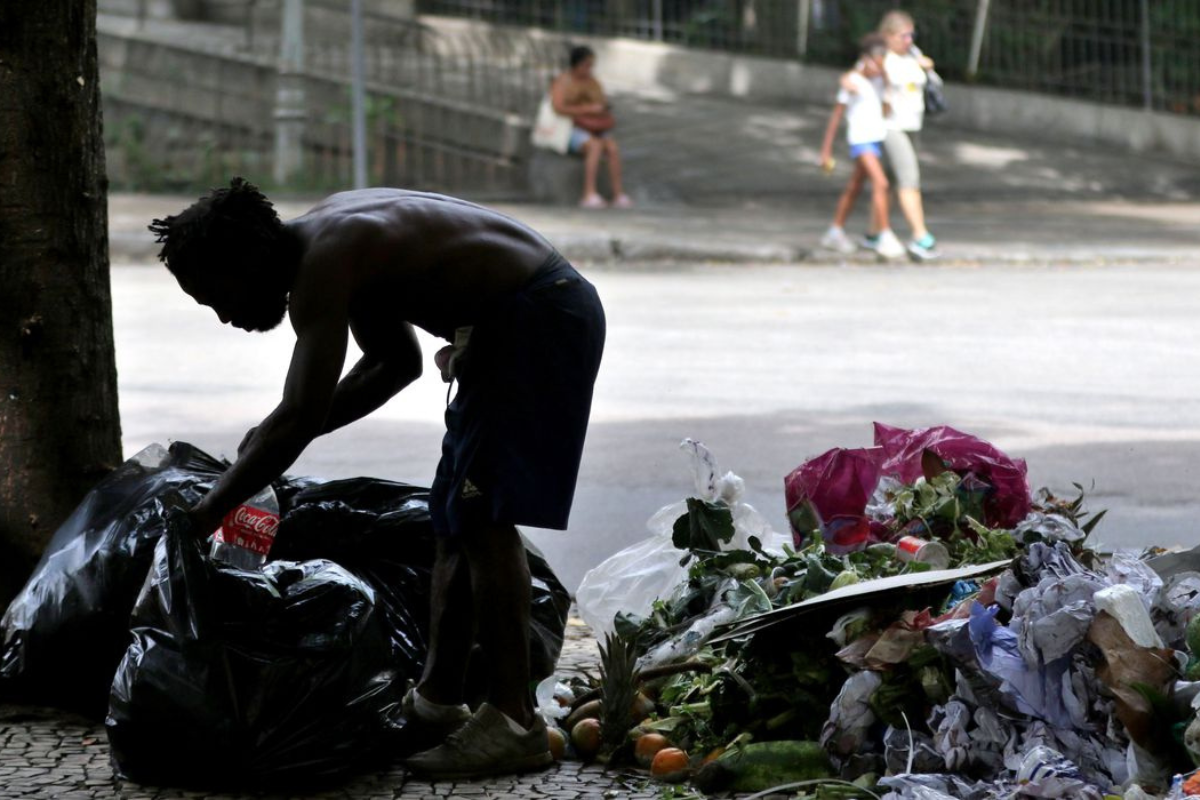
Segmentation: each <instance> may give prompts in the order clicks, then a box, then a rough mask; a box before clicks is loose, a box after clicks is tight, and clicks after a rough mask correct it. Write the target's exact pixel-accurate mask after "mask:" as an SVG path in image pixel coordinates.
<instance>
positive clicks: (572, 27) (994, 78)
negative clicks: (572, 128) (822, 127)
mask: <svg viewBox="0 0 1200 800" xmlns="http://www.w3.org/2000/svg"><path fill="white" fill-rule="evenodd" d="M896 7H901V8H903V9H904V10H906V11H908V12H909V13H910V14H912V16H913V17H914V18H915V20H916V24H917V40H918V43H919V44H920V46H921V47H922V49H923V50H924V51H925V52H927V53H928V54H930V55H931V56H932V57H933V58H934V59H935V60H936V61H937V63H938V70H939V72H941V73H942V75H943V76H944V77H947V78H951V79H959V80H971V81H977V82H979V83H984V84H990V85H995V86H1001V87H1010V88H1014V89H1026V90H1031V91H1039V92H1048V93H1053V94H1059V95H1064V96H1068V97H1074V98H1079V99H1084V100H1093V101H1099V102H1107V103H1119V104H1124V105H1136V106H1144V107H1147V108H1152V109H1155V110H1160V111H1169V112H1174V113H1181V114H1200V2H1198V1H1197V0H993V1H992V2H988V0H908V2H897V0H560V1H559V2H549V0H418V8H419V9H420V10H421V11H422V12H424V13H429V14H443V15H454V16H463V17H470V18H473V19H479V20H485V21H489V22H494V23H502V24H507V25H527V26H528V25H532V26H538V27H544V28H550V29H553V30H557V31H563V32H576V33H583V34H591V35H603V36H625V37H632V38H637V39H647V40H652V41H662V42H667V43H672V44H679V45H684V46H688V47H700V48H709V49H713V50H720V51H726V52H735V53H744V54H749V55H757V56H767V57H776V58H800V59H803V60H806V61H810V62H812V63H819V64H828V65H833V66H842V65H846V66H848V65H849V64H851V63H852V62H853V60H854V52H855V43H856V41H857V40H858V39H859V38H860V37H861V36H862V35H863V34H865V33H868V32H869V31H871V30H872V29H873V28H874V27H875V26H876V25H877V24H878V21H879V19H880V18H881V17H882V15H883V14H884V13H885V12H886V11H888V10H890V9H892V8H896ZM976 31H978V40H977V41H976V39H975V36H976ZM973 44H974V45H975V47H974V48H973V46H972V45H973ZM973 50H974V54H975V58H973V57H972V56H973Z"/></svg>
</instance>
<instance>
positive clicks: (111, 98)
mask: <svg viewBox="0 0 1200 800" xmlns="http://www.w3.org/2000/svg"><path fill="white" fill-rule="evenodd" d="M243 3H244V6H246V7H247V8H249V7H250V6H253V8H252V9H250V10H251V11H253V13H249V12H246V13H243V11H242V10H240V9H239V8H238V7H237V4H236V2H234V0H221V4H220V6H219V7H218V10H220V11H221V12H222V14H223V16H222V18H220V19H216V20H213V19H212V18H211V17H210V18H209V19H207V20H205V21H207V22H208V23H209V27H207V28H206V29H205V31H206V36H205V37H203V38H201V39H198V38H197V37H196V36H195V35H194V30H192V29H190V28H189V27H188V26H187V25H178V24H177V25H174V26H172V25H170V24H165V23H158V24H155V23H154V22H153V21H150V22H147V23H143V25H142V26H141V27H138V28H136V29H135V31H134V32H133V33H132V34H130V33H129V31H128V30H127V29H126V30H124V31H123V32H119V31H115V30H112V31H109V32H108V33H105V34H103V35H102V36H101V39H100V43H101V50H102V52H101V60H102V64H106V65H107V66H106V67H105V71H106V72H107V79H106V85H105V93H104V96H105V103H106V112H107V117H108V118H107V120H106V121H107V125H106V128H107V130H108V143H109V152H110V162H111V163H112V165H113V167H114V169H113V170H112V177H113V180H114V184H115V185H118V186H121V185H124V186H126V187H127V188H140V189H145V188H168V189H175V190H183V189H188V190H191V189H194V188H203V187H204V186H207V185H212V184H214V183H220V182H223V180H224V178H225V177H226V176H227V175H228V174H230V173H231V172H237V171H247V170H249V171H252V172H253V173H254V174H255V175H256V176H258V178H257V179H258V180H259V181H260V182H262V183H264V184H270V175H271V173H272V163H273V157H274V153H273V148H274V145H275V130H274V117H275V113H276V111H277V110H278V106H277V101H278V88H279V86H280V83H279V82H280V80H282V78H281V77H280V75H279V74H278V72H277V70H278V69H279V66H280V58H279V53H280V25H279V20H278V10H279V7H280V2H279V0H255V2H252V3H246V2H244V0H243ZM306 6H307V7H308V9H307V16H308V19H307V22H306V25H305V27H306V30H305V47H304V59H303V66H302V68H301V70H300V72H299V73H298V74H293V75H292V76H291V77H290V78H289V80H290V81H291V82H290V83H289V84H288V86H289V88H296V87H298V88H300V89H301V91H302V94H303V109H302V112H303V116H304V123H303V126H302V129H303V132H302V134H301V136H300V142H301V148H302V162H303V167H302V169H301V171H300V173H299V174H298V175H296V176H295V177H294V178H293V179H290V180H289V182H288V187H289V188H295V189H300V188H309V189H320V190H337V189H344V188H349V187H350V186H351V185H352V184H353V152H354V146H353V137H352V116H351V97H350V91H349V89H350V75H351V48H350V36H349V20H348V16H347V14H346V9H347V6H348V4H347V3H345V2H336V1H335V0H307V2H306ZM272 14H275V15H276V16H275V18H274V19H272ZM231 23H232V24H231ZM366 23H367V24H366V31H367V35H366V37H365V62H366V100H367V102H366V110H367V115H366V116H367V133H368V146H367V151H368V155H367V171H368V182H369V183H370V184H372V185H391V186H407V187H412V188H421V189H428V190H437V191H456V192H464V191H465V192H471V193H473V194H475V195H477V196H519V195H521V194H522V193H523V192H524V188H525V185H526V180H527V178H526V174H525V171H526V167H525V157H526V156H527V154H528V147H529V145H528V138H529V126H530V122H531V119H532V116H533V112H534V111H535V110H536V107H537V102H538V100H539V98H540V97H541V95H542V94H543V93H544V92H545V91H546V88H547V86H548V85H549V81H550V80H551V78H552V77H553V75H554V74H556V73H557V72H558V71H559V70H560V69H561V68H562V55H563V54H562V52H561V49H562V48H561V45H560V44H557V43H554V42H543V41H538V40H536V38H534V37H529V36H528V35H525V34H524V33H523V32H522V31H520V30H511V31H506V32H502V33H495V34H487V35H485V34H483V33H480V32H477V31H473V30H462V31H451V32H445V31H434V30H432V29H430V28H428V27H427V26H424V25H421V24H420V23H419V22H417V21H414V20H403V19H397V18H394V17H388V16H385V15H382V14H368V15H367V19H366ZM222 31H223V33H222ZM122 33H124V34H126V35H122ZM109 49H111V50H112V58H109V59H106V58H105V55H106V53H105V51H106V50H109ZM118 49H121V50H122V54H121V55H120V56H119V57H118V55H117V50H118Z"/></svg>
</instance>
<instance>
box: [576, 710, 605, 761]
mask: <svg viewBox="0 0 1200 800" xmlns="http://www.w3.org/2000/svg"><path fill="white" fill-rule="evenodd" d="M571 744H573V745H574V746H575V752H576V753H577V754H579V757H580V758H582V759H583V760H584V761H588V760H590V759H592V758H594V757H595V755H596V753H598V752H600V720H598V719H581V720H579V722H576V723H575V727H574V728H572V729H571Z"/></svg>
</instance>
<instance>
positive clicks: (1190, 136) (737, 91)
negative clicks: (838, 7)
mask: <svg viewBox="0 0 1200 800" xmlns="http://www.w3.org/2000/svg"><path fill="white" fill-rule="evenodd" d="M421 20H422V21H423V22H425V23H427V24H430V25H432V26H434V27H435V28H438V29H443V30H464V29H475V30H477V31H478V32H481V33H485V32H486V31H487V29H489V28H490V27H492V26H489V25H488V24H487V23H481V22H475V21H473V20H463V19H457V18H449V17H433V16H423V17H421ZM522 33H523V35H527V36H528V37H529V38H531V39H533V40H535V41H536V40H540V41H543V42H547V41H558V42H561V43H562V46H563V52H564V58H565V53H566V46H567V45H566V43H567V41H568V38H569V41H570V42H571V43H573V44H587V45H589V46H590V47H591V48H592V49H594V50H595V51H596V56H597V74H598V75H599V76H600V77H601V79H603V80H604V81H605V82H606V83H608V84H609V85H611V86H612V87H613V88H621V87H634V86H636V87H654V88H661V89H667V90H670V91H675V92H681V93H689V94H721V95H731V96H735V97H746V98H751V99H754V98H758V99H762V100H767V101H771V102H801V103H820V104H826V103H829V102H831V101H832V99H833V87H834V86H835V84H836V81H837V75H838V72H839V71H838V70H834V69H831V68H829V67H820V66H813V65H808V64H801V63H799V62H796V61H787V60H783V59H767V58H753V57H749V56H738V55H731V54H727V53H718V52H712V51H702V50H692V49H688V48H683V47H676V46H673V45H666V44H659V43H656V42H643V41H638V40H633V39H606V38H600V37H588V36H570V37H567V36H566V35H564V34H558V33H551V32H546V31H536V30H534V31H528V32H525V31H523V32H522ZM935 55H936V54H935ZM946 95H947V98H948V100H949V102H950V106H951V111H950V113H949V114H947V115H946V116H945V117H944V118H942V120H939V124H944V125H948V126H953V127H957V128H965V129H969V130H979V131H986V132H988V133H998V134H1005V135H1014V136H1034V137H1038V138H1046V137H1053V138H1055V139H1061V140H1063V141H1084V142H1091V143H1094V144H1100V145H1109V146H1112V147H1115V148H1119V149H1121V150H1127V151H1129V152H1131V153H1143V152H1154V153H1157V154H1160V155H1165V156H1173V157H1176V158H1181V159H1186V160H1189V161H1196V162H1200V119H1198V118H1196V117H1185V116H1179V115H1175V114H1164V113H1159V112H1146V111H1142V110H1139V109H1132V108H1127V107H1124V106H1115V105H1105V104H1101V103H1088V102H1083V101H1079V100H1069V99H1066V98H1061V97H1056V96H1053V95H1044V94H1037V93H1035V92H1018V91H1012V90H1008V89H995V88H991V87H983V86H971V85H966V84H949V85H947V87H946Z"/></svg>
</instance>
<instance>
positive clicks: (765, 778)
mask: <svg viewBox="0 0 1200 800" xmlns="http://www.w3.org/2000/svg"><path fill="white" fill-rule="evenodd" d="M834 776H835V773H834V770H833V765H832V764H830V763H829V756H828V755H827V754H826V753H825V748H823V747H821V745H820V744H819V743H818V742H806V741H783V742H752V743H751V744H747V745H743V746H741V747H735V748H732V749H730V750H727V751H726V752H725V753H724V755H722V756H721V757H720V758H718V759H717V760H716V761H713V762H711V763H709V764H706V765H705V766H704V767H703V768H701V770H700V772H698V773H697V774H696V777H695V780H694V783H695V785H696V788H698V789H700V790H701V791H704V792H723V791H731V792H761V791H763V790H765V789H770V788H772V787H775V786H779V785H781V784H785V783H795V782H796V781H811V780H820V779H822V778H832V777H834Z"/></svg>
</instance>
